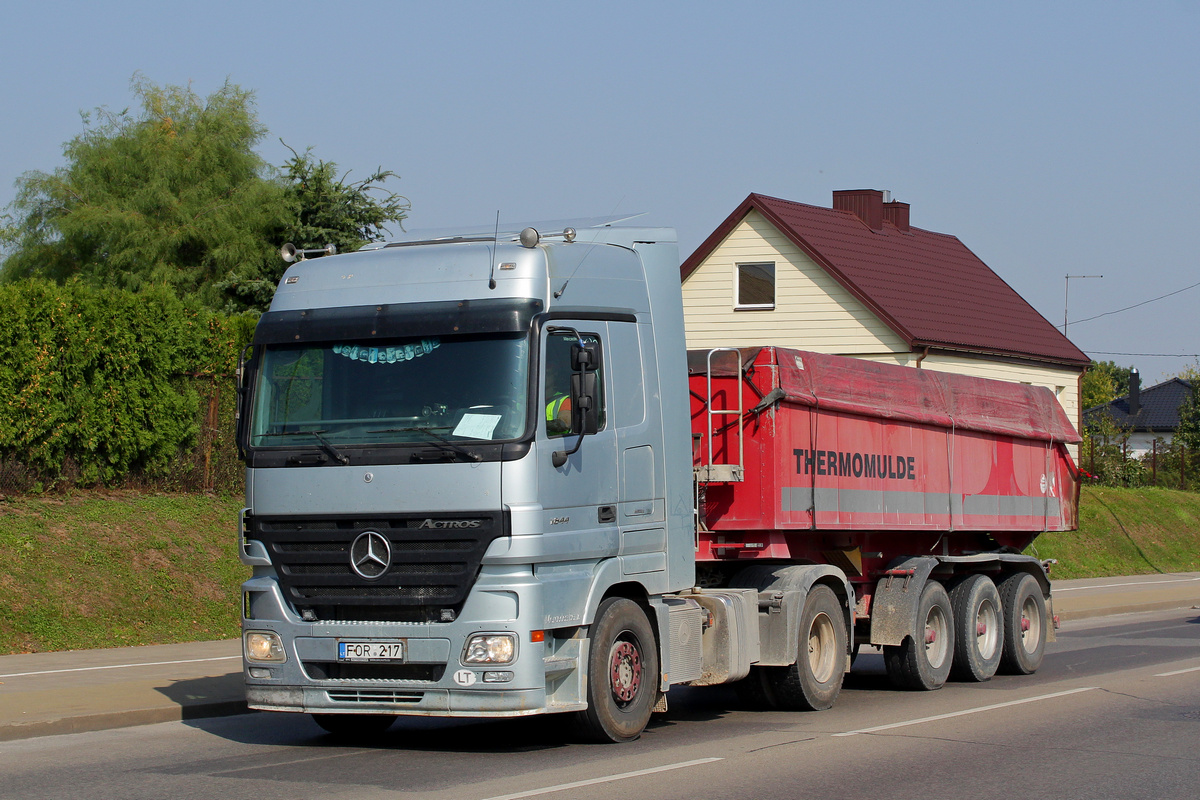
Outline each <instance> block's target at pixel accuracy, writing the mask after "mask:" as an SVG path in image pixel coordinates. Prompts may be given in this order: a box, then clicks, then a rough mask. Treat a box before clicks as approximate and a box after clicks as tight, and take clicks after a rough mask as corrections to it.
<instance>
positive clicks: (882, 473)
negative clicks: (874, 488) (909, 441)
mask: <svg viewBox="0 0 1200 800" xmlns="http://www.w3.org/2000/svg"><path fill="white" fill-rule="evenodd" d="M792 453H794V454H795V456H796V474H797V475H834V476H837V477H840V478H849V477H851V476H854V477H855V478H892V479H897V480H905V479H907V480H910V481H915V480H916V479H917V459H916V456H902V455H899V454H895V455H886V454H884V453H841V452H838V451H837V450H793V451H792Z"/></svg>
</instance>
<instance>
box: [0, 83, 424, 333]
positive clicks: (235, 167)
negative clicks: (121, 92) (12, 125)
mask: <svg viewBox="0 0 1200 800" xmlns="http://www.w3.org/2000/svg"><path fill="white" fill-rule="evenodd" d="M132 89H133V92H134V94H135V95H136V96H137V98H138V100H139V104H140V108H139V110H138V111H137V112H136V113H131V112H130V110H129V109H125V110H123V111H120V112H113V111H111V110H109V109H107V108H103V107H102V108H98V109H96V110H95V111H93V112H91V113H89V114H84V115H83V121H84V131H83V133H81V134H80V135H78V136H76V137H75V138H74V139H72V140H71V141H69V142H67V144H66V145H65V147H64V156H65V160H66V164H65V165H64V166H63V167H60V168H59V169H57V170H55V171H54V172H51V173H47V172H40V171H33V172H27V173H25V174H24V175H23V176H22V177H21V178H20V179H19V180H18V183H17V197H16V199H15V200H14V201H13V203H12V204H11V206H10V210H11V211H12V212H13V214H12V216H11V217H9V218H8V220H7V221H6V223H5V224H4V226H3V234H2V237H3V243H4V244H5V246H6V249H7V250H8V251H9V255H8V257H7V259H6V260H5V261H4V264H3V268H2V271H0V277H3V278H4V279H7V280H13V279H18V278H23V277H30V276H43V277H48V278H51V279H53V280H56V281H58V282H60V283H61V282H63V281H64V280H66V279H67V278H70V277H73V276H78V277H79V278H81V279H82V280H84V281H86V282H89V283H93V284H97V285H104V286H114V287H118V288H125V289H131V290H135V291H137V290H140V289H142V288H143V287H146V286H150V285H163V286H167V287H169V288H171V289H173V290H174V291H175V292H176V293H177V294H179V295H198V296H199V298H200V299H201V300H202V301H203V302H205V303H206V304H208V305H209V306H211V307H215V308H221V309H224V310H226V311H240V310H244V309H246V308H251V309H259V310H261V309H263V308H265V307H266V304H267V303H269V302H270V298H271V295H272V294H273V292H274V286H275V283H276V281H277V280H278V278H279V275H280V274H281V273H282V271H283V267H284V264H283V262H282V260H281V259H280V257H279V246H280V245H281V244H282V243H283V242H285V241H288V240H292V241H294V242H295V243H296V244H297V245H298V246H312V247H321V246H324V245H325V244H327V243H329V242H332V243H334V244H336V245H338V247H339V248H340V249H342V250H354V249H357V248H358V247H361V246H362V244H363V243H365V242H366V241H372V240H374V239H376V238H379V237H381V236H382V230H383V226H384V225H385V224H387V223H389V222H399V221H401V220H403V219H404V217H405V216H406V214H407V211H408V203H407V201H406V200H405V199H404V198H402V197H399V196H398V195H395V194H387V195H385V196H384V197H383V198H382V199H378V200H377V199H376V198H375V197H374V196H373V195H371V194H370V192H371V191H372V190H374V189H377V188H378V186H377V184H380V183H382V182H384V181H386V180H387V179H388V178H391V177H394V174H393V173H391V172H388V171H384V170H382V169H380V170H378V171H377V172H376V173H375V174H373V175H371V176H369V177H368V178H367V179H366V180H364V181H360V182H358V183H347V182H346V181H345V178H344V176H343V178H341V179H339V178H337V177H336V170H337V167H336V165H335V164H333V163H332V162H325V161H320V160H315V159H313V158H312V157H311V155H310V153H309V151H305V152H304V153H303V154H298V153H296V152H295V151H293V156H294V157H293V159H292V160H290V161H289V162H287V165H286V169H285V170H284V171H283V172H281V171H280V170H277V169H275V168H273V167H271V166H270V165H269V164H267V163H266V162H265V161H264V160H263V159H262V158H261V157H260V156H259V155H258V154H257V153H256V152H255V150H254V148H255V146H256V145H257V144H258V143H259V142H260V141H261V140H262V137H263V136H264V135H265V134H266V129H265V128H264V127H263V126H262V125H261V124H260V123H259V121H258V118H257V116H256V113H255V110H254V96H253V93H252V92H249V91H246V90H243V89H241V88H240V87H238V86H236V85H234V84H232V83H229V82H226V83H225V85H224V86H222V87H221V89H219V90H218V91H216V92H214V93H213V94H211V95H209V96H208V97H206V98H202V97H200V96H199V95H198V94H196V93H195V92H194V91H193V90H192V89H191V87H190V86H189V87H179V86H163V87H159V86H157V85H155V84H153V83H151V82H150V81H148V80H146V79H145V78H143V77H142V76H140V75H135V76H134V79H133V81H132ZM313 237H315V238H313ZM322 237H328V241H326V240H324V239H322Z"/></svg>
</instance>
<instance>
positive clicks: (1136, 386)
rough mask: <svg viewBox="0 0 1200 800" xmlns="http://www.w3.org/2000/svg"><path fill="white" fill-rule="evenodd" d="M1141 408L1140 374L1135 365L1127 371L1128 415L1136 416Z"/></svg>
mask: <svg viewBox="0 0 1200 800" xmlns="http://www.w3.org/2000/svg"><path fill="white" fill-rule="evenodd" d="M1141 410H1142V376H1141V375H1140V374H1139V373H1138V371H1137V368H1136V367H1135V368H1134V369H1133V370H1131V371H1130V373H1129V416H1131V417H1136V416H1137V415H1138V412H1140V411H1141Z"/></svg>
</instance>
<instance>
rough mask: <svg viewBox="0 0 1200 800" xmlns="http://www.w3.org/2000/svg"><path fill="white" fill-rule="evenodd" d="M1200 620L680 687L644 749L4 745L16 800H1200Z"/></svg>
mask: <svg viewBox="0 0 1200 800" xmlns="http://www.w3.org/2000/svg"><path fill="white" fill-rule="evenodd" d="M1198 614H1200V612H1197V611H1196V610H1188V609H1183V610H1173V611H1156V612H1147V613H1141V614H1130V615H1123V616H1118V617H1105V618H1096V619H1085V620H1077V621H1069V622H1066V623H1064V625H1063V627H1062V629H1060V631H1059V640H1058V642H1056V643H1054V644H1051V645H1049V649H1048V655H1047V658H1046V662H1045V664H1044V666H1043V668H1042V669H1041V670H1040V671H1039V672H1038V674H1036V675H1033V676H1026V677H1019V678H1018V677H997V678H995V679H993V680H992V681H990V682H988V683H985V684H982V685H969V684H948V685H947V686H946V687H945V688H943V689H942V690H940V691H937V692H932V693H912V692H899V691H894V690H892V689H890V688H889V687H888V685H887V681H886V678H885V676H884V672H883V665H882V659H881V658H880V657H879V656H878V655H876V654H875V653H873V652H869V651H864V653H863V655H861V656H860V660H859V663H858V664H856V670H855V672H854V673H853V674H852V675H851V676H849V678H848V679H847V685H846V688H845V690H844V691H843V693H842V696H841V697H840V698H839V700H838V703H837V705H836V706H835V707H834V708H833V709H832V710H831V711H827V712H823V713H818V714H799V713H783V712H754V711H748V710H744V709H743V708H742V707H741V706H740V705H739V703H738V701H737V699H736V697H735V696H734V694H733V693H732V692H731V691H729V690H727V689H724V688H714V689H707V690H700V689H696V690H688V691H674V690H673V691H672V692H671V709H670V711H669V712H668V713H667V714H666V715H664V716H662V717H659V718H656V720H655V721H654V722H653V723H652V725H651V727H650V729H648V730H647V732H646V733H645V735H644V736H643V737H642V738H641V739H640V740H639V741H637V742H634V743H632V744H628V745H611V746H602V745H579V744H573V743H570V741H569V740H568V739H567V737H566V736H565V734H564V732H563V730H562V728H561V726H560V725H558V724H557V723H556V721H555V720H554V719H553V718H535V719H527V720H520V721H497V722H488V723H479V722H450V721H445V720H401V721H399V722H398V723H397V724H396V725H395V726H394V727H393V728H392V730H391V731H389V732H388V733H387V734H385V735H384V736H382V737H380V738H379V739H378V740H376V741H372V742H340V741H337V740H335V739H333V738H332V737H330V736H327V735H325V734H323V733H322V732H321V731H320V729H319V728H317V727H316V725H314V724H313V723H312V722H311V721H310V720H308V719H307V718H306V717H298V716H292V715H272V714H254V715H240V716H232V717H222V718H214V719H203V720H194V721H190V722H189V721H184V722H169V723H161V724H155V725H143V726H140V727H130V728H121V729H115V730H107V731H96V732H91V733H79V734H71V735H60V736H45V737H40V738H30V739H24V740H19V741H10V742H4V743H0V798H9V797H12V798H41V797H46V798H60V797H61V798H68V797H69V798H72V800H87V799H88V798H105V799H106V800H107V799H108V798H130V799H133V798H165V797H170V798H176V797H179V798H183V797H189V798H190V797H195V798H254V800H269V799H270V798H290V799H296V798H321V800H330V799H331V798H343V797H345V798H349V797H353V798H401V797H422V798H424V797H429V798H439V799H440V798H455V800H457V799H459V798H469V799H470V800H497V799H498V798H511V800H516V799H517V798H522V797H547V798H559V797H561V798H611V797H613V796H625V797H636V798H646V799H647V800H657V799H658V798H664V799H665V798H688V800H692V799H693V798H789V800H790V799H793V798H809V797H811V798H843V797H844V798H855V800H860V799H861V798H863V797H880V798H888V800H893V798H921V800H930V798H959V797H970V798H972V799H973V800H990V798H1001V797H1003V798H1006V799H1008V798H1043V797H1044V798H1055V799H1056V800H1062V799H1063V798H1089V800H1097V799H1098V798H1122V800H1127V799H1128V798H1132V797H1147V798H1149V797H1153V798H1189V800H1191V798H1194V797H1195V796H1196V795H1197V788H1196V787H1197V786H1198V785H1200V736H1198V734H1200V616H1198Z"/></svg>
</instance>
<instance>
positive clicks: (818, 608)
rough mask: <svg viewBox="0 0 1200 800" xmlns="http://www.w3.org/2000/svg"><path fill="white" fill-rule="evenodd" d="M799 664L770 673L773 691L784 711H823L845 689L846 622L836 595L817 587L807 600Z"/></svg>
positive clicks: (802, 618)
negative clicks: (843, 682) (843, 680)
mask: <svg viewBox="0 0 1200 800" xmlns="http://www.w3.org/2000/svg"><path fill="white" fill-rule="evenodd" d="M797 644H798V645H799V647H798V651H797V653H796V663H795V664H792V665H791V666H788V667H780V668H778V669H773V670H771V671H770V672H769V673H767V674H768V676H769V678H770V688H771V689H772V690H773V694H774V696H775V700H776V701H777V702H778V704H779V706H780V707H781V708H787V709H794V710H799V711H824V710H825V709H827V708H829V707H830V706H832V705H833V701H834V700H836V699H837V696H838V693H839V692H841V690H842V678H843V677H844V676H845V674H846V653H847V649H846V620H845V618H844V617H843V615H842V606H841V604H840V603H838V600H837V595H835V594H834V593H833V590H832V589H830V588H829V587H828V586H814V587H813V588H812V590H811V591H809V593H808V597H806V598H805V599H804V613H803V614H802V615H801V617H800V640H799V642H798V643H797Z"/></svg>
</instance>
